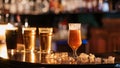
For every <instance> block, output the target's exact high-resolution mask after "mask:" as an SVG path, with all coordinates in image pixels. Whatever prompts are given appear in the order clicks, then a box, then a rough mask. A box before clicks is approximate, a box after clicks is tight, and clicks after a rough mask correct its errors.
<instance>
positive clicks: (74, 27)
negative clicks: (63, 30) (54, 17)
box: [68, 23, 82, 60]
mask: <svg viewBox="0 0 120 68" xmlns="http://www.w3.org/2000/svg"><path fill="white" fill-rule="evenodd" d="M68 27H69V32H68V44H69V46H70V47H71V48H72V50H73V58H74V59H75V60H77V57H78V55H77V49H78V48H79V47H80V46H81V44H82V41H81V24H80V23H69V24H68Z"/></svg>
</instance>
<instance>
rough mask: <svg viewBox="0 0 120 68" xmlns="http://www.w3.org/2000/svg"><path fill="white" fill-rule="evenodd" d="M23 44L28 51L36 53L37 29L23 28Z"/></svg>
mask: <svg viewBox="0 0 120 68" xmlns="http://www.w3.org/2000/svg"><path fill="white" fill-rule="evenodd" d="M22 33H23V42H24V45H25V50H26V51H34V50H35V45H36V28H35V27H26V28H25V27H24V28H22Z"/></svg>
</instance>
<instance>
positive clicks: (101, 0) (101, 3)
mask: <svg viewBox="0 0 120 68" xmlns="http://www.w3.org/2000/svg"><path fill="white" fill-rule="evenodd" d="M102 9H103V0H99V1H98V11H99V12H102Z"/></svg>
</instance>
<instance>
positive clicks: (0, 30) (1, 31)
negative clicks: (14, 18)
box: [0, 24, 6, 40]
mask: <svg viewBox="0 0 120 68" xmlns="http://www.w3.org/2000/svg"><path fill="white" fill-rule="evenodd" d="M5 30H6V25H3V24H2V25H0V40H5Z"/></svg>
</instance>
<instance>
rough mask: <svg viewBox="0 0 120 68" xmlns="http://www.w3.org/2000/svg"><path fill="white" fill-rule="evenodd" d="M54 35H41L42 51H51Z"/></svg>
mask: <svg viewBox="0 0 120 68" xmlns="http://www.w3.org/2000/svg"><path fill="white" fill-rule="evenodd" d="M51 41H52V33H40V49H41V51H47V52H48V53H49V52H50V51H51Z"/></svg>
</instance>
